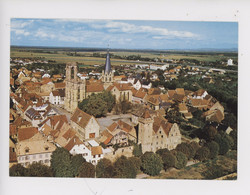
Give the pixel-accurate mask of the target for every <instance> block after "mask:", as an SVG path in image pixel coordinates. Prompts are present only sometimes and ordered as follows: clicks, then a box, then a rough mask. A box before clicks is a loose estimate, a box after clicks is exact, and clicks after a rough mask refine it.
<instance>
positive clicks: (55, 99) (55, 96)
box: [49, 89, 65, 105]
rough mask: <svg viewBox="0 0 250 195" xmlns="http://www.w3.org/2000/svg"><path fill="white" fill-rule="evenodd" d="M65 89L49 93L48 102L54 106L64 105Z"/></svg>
mask: <svg viewBox="0 0 250 195" xmlns="http://www.w3.org/2000/svg"><path fill="white" fill-rule="evenodd" d="M64 98H65V89H58V90H54V91H52V92H50V95H49V102H50V103H51V104H55V105H64Z"/></svg>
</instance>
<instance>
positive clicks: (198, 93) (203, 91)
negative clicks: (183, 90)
mask: <svg viewBox="0 0 250 195" xmlns="http://www.w3.org/2000/svg"><path fill="white" fill-rule="evenodd" d="M205 92H206V91H205V90H204V89H199V90H197V91H196V92H195V95H196V96H202V94H203V93H205Z"/></svg>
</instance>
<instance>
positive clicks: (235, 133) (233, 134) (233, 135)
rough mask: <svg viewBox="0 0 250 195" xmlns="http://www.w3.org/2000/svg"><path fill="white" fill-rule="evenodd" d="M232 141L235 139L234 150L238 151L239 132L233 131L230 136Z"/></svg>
mask: <svg viewBox="0 0 250 195" xmlns="http://www.w3.org/2000/svg"><path fill="white" fill-rule="evenodd" d="M229 135H230V136H231V137H232V139H233V146H232V149H233V150H237V144H238V141H237V130H233V131H231V132H230V134H229Z"/></svg>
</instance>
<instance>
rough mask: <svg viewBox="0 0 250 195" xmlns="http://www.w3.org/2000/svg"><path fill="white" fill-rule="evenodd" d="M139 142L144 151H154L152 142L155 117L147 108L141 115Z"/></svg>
mask: <svg viewBox="0 0 250 195" xmlns="http://www.w3.org/2000/svg"><path fill="white" fill-rule="evenodd" d="M138 121H139V132H138V144H141V146H142V153H145V152H147V151H152V147H151V143H152V142H153V122H154V121H153V119H152V117H151V116H150V114H149V110H148V109H146V110H145V112H144V113H143V115H142V116H141V117H139V120H138Z"/></svg>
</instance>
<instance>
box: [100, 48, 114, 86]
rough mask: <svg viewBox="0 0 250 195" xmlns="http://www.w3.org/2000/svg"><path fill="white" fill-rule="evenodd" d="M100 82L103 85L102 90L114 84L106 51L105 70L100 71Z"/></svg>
mask: <svg viewBox="0 0 250 195" xmlns="http://www.w3.org/2000/svg"><path fill="white" fill-rule="evenodd" d="M102 82H103V85H104V89H107V88H108V87H109V86H110V85H112V84H113V83H114V73H113V71H112V70H111V63H110V56H109V50H108V51H107V56H106V62H105V68H104V70H103V71H102Z"/></svg>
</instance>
